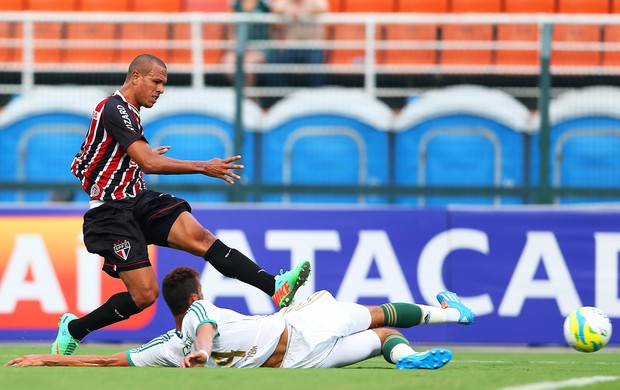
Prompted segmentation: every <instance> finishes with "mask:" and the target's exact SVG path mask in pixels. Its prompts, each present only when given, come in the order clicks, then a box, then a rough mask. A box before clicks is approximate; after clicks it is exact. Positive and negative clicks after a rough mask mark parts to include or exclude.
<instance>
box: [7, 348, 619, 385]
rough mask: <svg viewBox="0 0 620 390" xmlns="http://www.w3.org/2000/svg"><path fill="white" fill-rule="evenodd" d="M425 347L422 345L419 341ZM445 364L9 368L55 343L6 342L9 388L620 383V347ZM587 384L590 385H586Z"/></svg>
mask: <svg viewBox="0 0 620 390" xmlns="http://www.w3.org/2000/svg"><path fill="white" fill-rule="evenodd" d="M127 347H128V346H125V345H95V344H85V345H83V346H81V347H80V349H79V350H78V353H79V354H112V353H115V352H119V351H122V350H124V349H127ZM415 348H416V349H417V350H422V349H423V347H422V346H415ZM451 349H452V351H453V353H454V357H453V359H452V362H451V363H450V364H448V365H447V366H445V367H444V368H442V369H440V370H434V371H427V370H418V371H415V370H414V371H401V370H397V369H395V368H394V366H392V365H390V364H388V363H386V362H385V361H384V360H383V358H382V357H378V358H374V359H371V360H368V361H366V362H363V363H359V364H357V365H354V366H350V367H346V368H341V369H306V370H293V369H289V370H276V369H269V368H256V369H218V370H207V369H193V370H180V369H174V368H126V367H123V368H81V367H79V368H75V367H73V368H72V367H4V364H5V363H6V362H7V361H9V360H10V359H11V358H12V357H15V356H18V355H22V354H28V353H44V352H46V350H47V345H38V344H23V345H16V344H6V345H3V344H0V365H1V367H0V388H2V389H49V390H56V389H72V390H97V389H105V390H113V389H131V390H138V389H149V390H156V389H176V390H181V389H191V388H195V389H199V388H200V389H231V388H232V389H253V390H260V389H269V390H279V389H287V390H292V389H294V390H306V389H307V390H317V389H344V390H346V389H351V390H353V389H355V390H360V389H378V390H390V389H414V388H417V389H445V390H453V389H476V390H483V389H505V388H510V389H511V390H517V389H519V390H546V389H564V388H576V387H579V388H582V389H620V349H618V348H607V349H605V350H602V351H599V352H596V353H592V354H585V353H579V352H576V351H572V350H570V349H568V348H566V349H563V348H553V349H549V348H527V349H526V348H500V347H494V348H474V347H469V346H453V347H451ZM582 386H583V387H582Z"/></svg>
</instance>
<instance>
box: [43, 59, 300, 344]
mask: <svg viewBox="0 0 620 390" xmlns="http://www.w3.org/2000/svg"><path fill="white" fill-rule="evenodd" d="M167 81H168V71H167V68H166V65H165V64H164V62H163V61H162V60H160V59H159V58H157V57H154V56H152V55H150V54H142V55H139V56H138V57H136V58H135V59H134V60H133V61H132V62H131V64H130V65H129V69H128V72H127V76H126V78H125V82H124V84H123V86H122V87H121V88H120V89H119V90H117V91H116V92H115V93H114V94H113V95H112V96H109V97H107V98H105V99H103V100H102V101H101V102H99V103H98V104H97V105H96V107H95V110H94V112H93V115H92V119H91V123H90V126H89V129H88V132H87V133H86V137H85V140H84V142H83V144H82V146H81V148H80V151H79V152H78V153H77V155H76V156H75V158H74V159H73V162H72V164H71V172H72V173H73V174H74V175H75V176H76V177H77V178H78V179H79V180H80V182H81V183H82V188H83V189H84V191H86V193H87V194H88V195H89V196H90V210H88V211H87V212H86V213H85V214H84V225H83V232H84V244H85V245H86V248H87V249H88V251H89V252H91V253H97V254H99V255H100V256H102V257H103V258H104V264H103V270H104V271H105V272H106V273H107V274H109V275H110V276H112V277H115V278H120V279H121V280H122V281H123V283H124V284H125V286H126V287H127V291H125V292H120V293H118V294H115V295H113V296H112V297H110V298H109V299H108V301H106V302H105V303H104V304H103V305H102V306H101V307H99V308H97V309H95V310H94V311H92V312H91V313H89V314H87V315H85V316H83V317H81V318H77V317H76V316H75V315H74V314H71V313H65V314H64V315H63V316H62V317H61V318H60V322H59V324H58V326H59V329H58V335H57V337H56V340H55V341H54V343H53V344H52V353H55V354H62V355H70V354H72V353H73V352H74V351H75V349H76V348H77V347H78V345H79V342H80V341H81V340H82V339H83V338H84V337H86V335H87V334H88V333H90V332H92V331H94V330H97V329H100V328H103V327H105V326H108V325H111V324H114V323H116V322H119V321H123V320H126V319H127V318H129V317H130V316H132V315H134V314H137V313H140V312H141V311H142V310H144V309H145V308H147V307H149V306H151V305H152V304H153V303H154V302H155V300H156V299H157V296H158V295H159V287H158V285H157V278H156V275H155V272H154V271H153V268H152V266H151V263H150V261H149V254H148V251H147V245H149V244H155V245H158V246H164V247H170V248H175V249H180V250H183V251H185V252H188V253H191V254H193V255H196V256H200V257H203V258H204V259H205V260H206V261H207V262H209V263H210V264H211V265H213V266H214V267H215V268H216V269H217V270H218V271H219V272H220V273H222V274H223V275H225V276H228V277H231V278H236V279H239V280H240V281H242V282H245V283H248V284H250V285H252V286H254V287H256V288H258V289H260V290H262V291H263V292H265V293H266V294H268V295H270V296H271V297H272V298H273V300H274V302H275V304H276V305H277V306H278V307H285V306H287V305H289V304H290V303H291V302H292V300H293V297H294V295H295V292H296V291H297V289H298V288H299V287H300V286H301V285H303V284H304V283H305V281H306V279H307V278H308V275H309V274H310V263H309V262H308V261H303V262H301V263H300V264H299V265H298V266H297V267H295V268H294V269H292V270H290V271H287V272H283V271H280V275H277V276H275V275H273V274H270V273H268V272H266V271H265V270H264V269H262V268H261V267H259V266H258V265H257V264H256V263H254V262H253V261H252V260H250V259H249V258H247V257H246V256H245V255H243V254H242V253H241V252H239V251H237V250H236V249H232V248H229V247H228V246H226V245H225V244H224V243H223V242H221V241H220V240H219V239H218V238H217V237H215V236H214V235H213V234H212V233H211V232H210V231H209V230H207V229H205V228H204V227H203V226H202V225H201V224H200V223H199V222H198V221H197V220H196V219H195V218H194V217H193V216H192V214H191V207H190V205H189V204H188V203H187V201H185V200H183V199H180V198H177V197H175V196H172V195H170V194H164V193H161V192H157V191H153V190H150V189H147V188H146V183H145V180H144V173H153V174H201V175H205V176H210V177H214V178H218V179H222V180H224V181H225V182H227V183H229V184H233V182H234V180H239V179H240V177H239V175H237V174H236V173H234V172H233V170H237V169H242V168H243V165H240V164H237V163H236V162H237V161H238V160H239V159H240V158H241V156H233V157H229V158H224V159H220V158H213V159H211V160H208V161H190V160H178V159H173V158H168V157H166V156H164V154H165V153H166V151H168V149H169V148H170V147H169V146H159V147H155V148H151V146H149V144H148V142H147V140H146V138H145V137H144V131H143V128H142V123H141V120H140V108H142V107H146V108H151V107H153V105H154V104H155V103H156V102H157V100H158V99H159V98H160V97H161V95H162V94H163V93H164V86H165V85H166V82H167ZM206 104H208V102H206Z"/></svg>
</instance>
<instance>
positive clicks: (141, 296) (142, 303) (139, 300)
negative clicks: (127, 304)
mask: <svg viewBox="0 0 620 390" xmlns="http://www.w3.org/2000/svg"><path fill="white" fill-rule="evenodd" d="M131 296H132V298H133V301H134V302H135V303H136V306H138V307H139V308H140V309H142V310H144V309H146V308H147V307H149V306H151V305H152V304H154V303H155V301H157V297H158V296H159V289H158V288H151V289H148V290H145V291H140V292H139V293H138V294H132V295H131Z"/></svg>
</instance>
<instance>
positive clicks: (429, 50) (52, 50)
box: [0, 12, 620, 203]
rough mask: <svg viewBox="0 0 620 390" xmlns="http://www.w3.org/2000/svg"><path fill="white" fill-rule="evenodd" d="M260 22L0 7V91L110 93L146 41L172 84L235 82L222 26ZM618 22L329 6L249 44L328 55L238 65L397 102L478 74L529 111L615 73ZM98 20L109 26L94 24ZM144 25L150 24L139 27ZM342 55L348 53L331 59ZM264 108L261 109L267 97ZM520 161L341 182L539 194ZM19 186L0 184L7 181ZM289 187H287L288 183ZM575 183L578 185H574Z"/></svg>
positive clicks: (532, 197) (230, 44)
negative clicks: (483, 178)
mask: <svg viewBox="0 0 620 390" xmlns="http://www.w3.org/2000/svg"><path fill="white" fill-rule="evenodd" d="M258 22H261V23H269V24H274V25H276V24H282V23H286V22H287V21H286V20H283V19H281V18H279V17H278V16H276V15H238V14H232V13H208V14H207V13H168V14H163V13H141V14H139V15H137V14H136V13H123V12H114V13H96V12H95V13H88V12H87V13H73V12H1V13H0V66H1V68H2V71H0V78H2V83H1V84H0V95H4V96H5V98H4V99H3V101H4V102H6V101H7V100H8V99H9V98H10V96H13V95H15V94H26V93H27V92H28V91H30V90H32V89H35V88H36V87H37V86H40V85H55V84H83V85H98V86H100V87H102V88H104V89H107V90H108V91H110V92H111V91H113V89H114V88H117V87H118V85H119V83H120V82H122V75H123V74H124V73H125V72H126V68H127V62H128V61H129V59H131V58H132V57H133V56H134V55H135V54H139V53H141V52H144V51H147V52H153V53H155V54H158V55H160V56H161V57H162V58H164V59H165V60H166V61H167V63H168V65H169V74H170V77H169V79H170V85H177V86H186V87H190V88H193V89H195V90H200V89H203V88H204V87H210V86H230V85H231V82H230V81H229V80H228V79H227V77H226V75H227V74H229V73H234V72H235V71H236V69H235V68H234V67H230V66H227V65H224V64H222V63H221V62H220V59H221V55H222V53H224V52H225V51H227V50H235V49H236V48H237V45H239V44H242V42H243V40H233V39H232V37H230V36H228V35H227V31H228V30H229V29H228V28H227V27H231V26H235V25H240V24H243V23H258ZM619 22H620V15H617V14H588V15H578V14H577V15H575V14H533V15H530V14H520V13H515V14H510V13H501V14H475V13H465V14H454V13H450V14H447V13H427V14H416V13H338V14H337V13H332V14H327V15H322V16H320V17H318V18H316V19H312V20H308V23H317V24H319V25H320V26H322V27H323V29H324V39H321V40H310V41H307V40H302V41H300V40H297V41H293V40H289V41H286V40H284V41H283V40H269V41H258V42H252V44H253V45H254V47H255V48H257V49H262V50H273V49H285V48H288V49H291V48H296V49H299V48H317V49H321V50H324V51H325V52H326V54H327V57H326V58H327V60H326V62H325V63H323V64H293V65H291V64H270V63H265V64H256V65H252V66H246V67H245V69H243V71H244V72H245V73H246V74H249V73H252V74H255V75H258V76H262V75H268V74H272V73H280V74H287V75H291V76H293V77H296V76H301V75H306V74H324V75H326V79H327V82H326V84H329V85H341V86H345V87H348V88H351V89H355V90H362V91H364V92H365V93H367V94H368V95H370V96H374V97H376V98H379V99H381V100H383V101H386V102H388V103H389V104H390V106H391V107H392V108H393V109H395V111H396V112H398V110H400V109H401V108H403V107H404V106H405V102H406V101H407V100H408V99H409V98H411V97H412V96H413V97H415V96H421V95H423V94H425V93H426V92H427V91H430V90H433V89H436V88H438V87H442V86H445V85H450V84H461V83H463V81H466V82H468V83H475V82H476V81H477V82H479V83H481V84H486V85H489V86H491V87H493V88H495V89H499V90H502V91H503V92H506V93H508V94H510V95H512V96H514V97H515V98H517V99H519V100H521V101H522V102H524V103H525V104H526V106H527V107H528V108H529V109H531V110H533V111H536V110H537V109H538V108H540V107H541V106H546V107H548V106H549V104H550V100H548V99H547V100H545V99H543V100H542V101H541V100H540V98H541V96H542V97H543V98H544V96H549V97H551V98H553V97H555V96H558V95H560V94H562V93H564V92H566V91H570V90H572V89H575V88H577V87H582V86H588V85H600V84H610V85H613V84H615V83H617V82H616V81H614V80H615V79H616V77H613V76H617V75H618V74H619V73H620V66H619V64H620V62H619V61H618V60H617V58H620V38H618V36H617V35H618V34H617V33H616V32H617V26H618V25H619V24H620V23H619ZM100 26H105V27H106V28H102V29H100V28H93V27H100ZM341 26H350V27H355V28H354V30H355V31H357V33H355V34H362V36H360V35H355V34H354V35H352V36H348V37H346V38H340V37H339V36H338V34H336V31H337V30H338V28H339V27H341ZM544 26H552V27H553V34H552V35H551V37H550V39H551V41H550V43H551V47H552V51H551V66H550V68H549V72H550V73H549V76H550V77H552V78H553V80H554V84H552V85H551V87H550V88H549V90H545V91H543V89H544V87H541V86H540V85H542V84H541V83H539V80H540V78H541V74H542V73H543V72H542V71H541V69H542V68H541V66H542V64H541V60H540V59H541V48H542V47H543V46H544V43H545V41H544V39H543V38H544V34H542V27H544ZM145 31H148V32H149V33H148V34H144V32H145ZM454 31H458V34H456V33H455V34H452V32H454ZM239 52H241V50H239ZM337 53H344V54H347V55H350V54H351V53H357V55H354V56H347V55H345V56H340V55H338V54H337ZM359 53H361V57H360V56H359ZM338 58H349V60H346V61H345V60H343V61H338V60H337V59H338ZM438 80H439V81H438ZM555 81H558V82H557V83H556V82H555ZM298 89H299V87H267V86H265V85H262V84H260V83H259V84H258V85H256V86H252V87H245V88H243V89H239V90H238V92H237V93H238V94H239V95H241V94H242V95H243V96H245V97H248V98H251V99H254V100H256V101H258V102H261V104H262V102H263V101H264V100H266V99H270V98H271V99H273V100H275V101H277V100H278V99H280V98H282V97H285V96H288V95H290V94H291V93H293V92H295V91H297V90H298ZM205 104H207V102H205ZM263 108H264V109H266V110H268V109H269V108H270V105H264V107H263ZM534 127H536V128H543V126H534ZM392 142H393V141H392ZM526 142H529V143H531V142H534V141H533V140H531V139H530V140H526ZM526 149H531V148H526ZM530 153H531V152H530ZM531 157H532V156H525V160H526V161H530V160H531ZM547 162H548V163H549V164H551V162H550V161H547ZM534 169H536V168H534ZM540 169H542V168H540ZM524 170H525V171H526V172H525V173H524V177H525V180H524V183H523V185H522V186H519V187H512V188H506V187H503V186H502V185H498V184H495V185H493V186H490V187H480V186H477V185H472V186H468V187H454V186H450V185H447V186H445V187H444V186H434V187H420V186H412V187H406V188H403V187H402V186H399V185H397V184H396V183H395V181H394V180H393V178H392V179H391V180H390V181H389V184H388V185H384V186H374V187H372V188H370V187H367V186H362V185H357V186H344V187H343V188H342V190H343V191H353V192H356V193H358V194H361V195H364V194H367V193H369V191H370V193H373V194H380V195H388V196H390V199H394V198H395V196H397V195H398V196H400V195H403V194H405V195H416V196H417V195H429V194H434V193H437V192H439V193H443V194H455V193H460V194H464V195H467V196H481V195H486V196H492V197H496V196H498V195H510V196H520V197H523V199H524V203H530V202H536V201H537V199H538V198H539V196H538V186H539V184H540V183H537V182H535V181H534V182H530V181H529V180H527V177H529V176H535V173H536V172H532V168H531V167H529V168H528V165H527V164H526V167H525V168H524ZM51 184H53V183H51ZM610 184H611V185H610ZM23 185H25V184H24V183H0V186H1V187H2V189H5V188H14V187H15V186H17V187H19V186H23ZM552 185H553V183H552ZM594 186H595V188H594V189H592V188H590V189H583V188H581V189H580V188H571V189H570V190H571V191H576V193H577V195H578V196H581V195H583V196H586V195H587V196H592V193H595V194H602V196H603V198H604V199H607V200H613V199H615V198H617V197H618V195H619V194H618V190H616V189H614V187H617V183H607V182H605V183H594ZM292 187H295V186H292ZM292 187H287V190H291V189H292V190H294V188H292ZM310 187H311V188H310V189H314V190H315V191H327V192H329V191H334V189H333V188H331V189H330V188H320V187H321V186H314V187H313V186H310ZM22 188H26V187H22ZM266 188H267V187H266V186H262V187H261V183H247V186H246V187H245V191H248V192H252V193H255V192H260V191H261V190H263V189H266ZM610 188H611V190H610ZM305 190H308V188H299V191H302V192H303V191H305ZM553 190H554V191H555V190H557V194H556V196H555V197H554V199H556V200H557V199H561V198H559V197H558V196H559V195H558V194H561V193H562V191H561V190H562V189H561V188H553ZM580 190H583V191H582V192H581V193H580V192H579V191H580ZM599 190H600V191H599ZM270 191H277V189H275V190H274V189H273V188H272V189H271V190H270ZM336 191H338V190H336ZM579 194H581V195H579ZM239 199H247V197H244V196H242V197H240V198H239Z"/></svg>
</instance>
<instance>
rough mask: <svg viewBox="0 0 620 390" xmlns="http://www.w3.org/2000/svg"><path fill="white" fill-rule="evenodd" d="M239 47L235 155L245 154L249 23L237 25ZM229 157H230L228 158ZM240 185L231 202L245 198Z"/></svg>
mask: <svg viewBox="0 0 620 390" xmlns="http://www.w3.org/2000/svg"><path fill="white" fill-rule="evenodd" d="M235 30H236V37H237V45H236V46H235V79H234V86H235V137H234V141H235V142H234V151H235V155H242V153H243V96H244V95H243V89H244V87H245V69H244V66H243V62H244V58H245V48H246V44H247V39H248V22H246V21H245V20H244V21H241V22H238V23H237V24H236V25H235ZM227 157H228V156H227ZM243 192H244V191H243V189H242V188H241V185H240V183H238V184H237V185H236V186H234V188H233V190H232V193H231V197H230V200H231V201H233V202H241V201H242V200H243V198H244V196H243Z"/></svg>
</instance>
